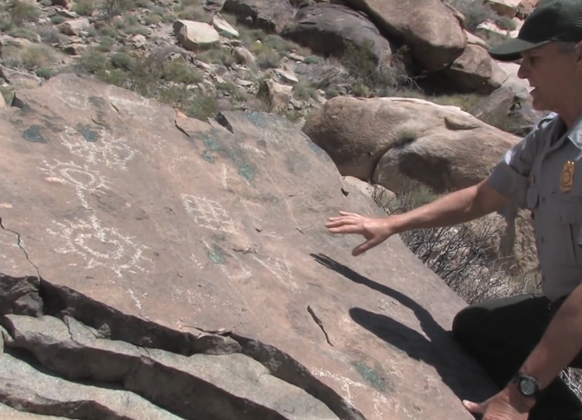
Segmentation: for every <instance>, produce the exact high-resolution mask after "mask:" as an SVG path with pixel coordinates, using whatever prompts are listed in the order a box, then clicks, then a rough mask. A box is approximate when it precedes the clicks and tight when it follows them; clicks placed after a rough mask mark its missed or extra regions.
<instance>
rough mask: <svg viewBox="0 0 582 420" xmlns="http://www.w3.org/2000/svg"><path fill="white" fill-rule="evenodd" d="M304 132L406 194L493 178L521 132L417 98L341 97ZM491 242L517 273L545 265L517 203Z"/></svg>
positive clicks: (361, 174)
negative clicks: (417, 189)
mask: <svg viewBox="0 0 582 420" xmlns="http://www.w3.org/2000/svg"><path fill="white" fill-rule="evenodd" d="M303 131H304V132H305V133H306V134H307V135H308V136H309V137H310V138H311V140H312V141H314V142H315V143H316V144H318V145H319V146H320V147H321V148H323V149H324V150H325V151H327V153H329V155H330V156H331V158H332V159H333V161H334V162H335V163H336V165H337V167H338V169H339V171H340V173H341V174H342V175H344V176H354V177H356V178H359V179H361V180H366V181H368V182H370V183H373V184H379V185H382V186H383V187H385V188H387V189H388V190H390V191H392V192H394V193H396V195H397V197H398V196H403V195H408V194H410V193H414V191H411V188H415V186H417V185H418V184H422V185H425V186H428V187H430V189H431V190H432V191H434V192H436V193H446V192H448V191H454V190H458V189H461V188H465V187H468V186H471V185H475V184H477V183H478V182H480V181H482V180H483V179H485V178H486V177H487V176H488V175H489V174H490V172H491V169H492V168H493V166H495V165H496V164H497V163H498V162H499V160H500V159H501V158H502V157H503V155H504V154H505V152H506V151H507V150H508V149H509V148H510V147H512V146H513V145H515V144H516V143H517V142H518V141H519V140H520V137H518V136H515V135H512V134H510V133H507V132H504V131H502V130H500V129H497V128H495V127H492V126H490V125H488V124H486V123H484V122H482V121H480V120H479V119H477V118H475V117H474V116H472V115H471V114H469V113H466V112H464V111H461V110H460V109H459V108H458V107H454V106H443V105H437V104H434V103H432V102H429V101H425V100H421V99H413V98H370V99H358V98H348V97H341V98H339V97H338V98H333V99H331V100H329V101H327V103H326V104H325V105H324V106H323V107H322V108H321V109H319V110H318V111H317V112H315V113H314V114H313V115H312V117H311V118H310V119H309V120H308V121H307V122H306V123H305V125H304V128H303ZM492 217H493V219H495V226H500V228H499V230H498V232H497V233H495V234H494V235H492V236H491V237H490V238H489V239H488V241H490V242H491V246H492V247H494V248H495V249H497V250H498V254H497V257H498V258H500V259H503V260H504V265H505V266H507V267H510V268H511V270H510V271H511V272H512V273H521V272H525V271H527V270H531V269H534V268H535V267H536V266H537V257H536V252H535V241H534V240H533V229H532V228H533V226H532V224H531V218H530V216H529V214H527V213H525V212H523V211H521V210H520V211H518V209H516V208H514V207H510V208H507V209H504V211H502V212H501V214H500V215H493V216H492Z"/></svg>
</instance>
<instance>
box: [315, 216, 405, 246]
mask: <svg viewBox="0 0 582 420" xmlns="http://www.w3.org/2000/svg"><path fill="white" fill-rule="evenodd" d="M325 227H326V228H328V229H329V231H330V232H331V233H334V234H338V233H340V234H359V235H362V236H363V237H364V238H365V239H366V241H365V242H363V243H361V244H360V245H358V246H357V247H356V248H354V249H353V251H352V255H354V256H358V255H361V254H363V253H364V252H366V251H368V250H369V249H371V248H373V247H375V246H376V245H378V244H380V243H382V242H384V241H385V240H386V239H388V238H389V237H390V236H391V235H392V234H394V233H395V232H394V231H393V228H392V227H391V226H390V224H389V223H387V219H385V218H384V219H375V218H370V217H365V216H361V215H359V214H356V213H349V212H346V211H340V216H337V217H330V218H329V219H328V221H327V223H326V224H325Z"/></svg>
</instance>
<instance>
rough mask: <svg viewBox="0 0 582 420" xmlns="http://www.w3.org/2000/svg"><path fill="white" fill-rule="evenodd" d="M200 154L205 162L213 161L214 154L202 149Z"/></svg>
mask: <svg viewBox="0 0 582 420" xmlns="http://www.w3.org/2000/svg"><path fill="white" fill-rule="evenodd" d="M201 156H202V159H204V160H205V161H206V162H214V156H212V155H211V154H210V153H208V150H205V151H203V152H202V154H201Z"/></svg>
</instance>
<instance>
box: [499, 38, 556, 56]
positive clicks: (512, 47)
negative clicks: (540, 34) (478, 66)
mask: <svg viewBox="0 0 582 420" xmlns="http://www.w3.org/2000/svg"><path fill="white" fill-rule="evenodd" d="M548 42H550V41H544V42H538V43H533V42H528V41H524V40H523V39H519V38H513V39H510V40H509V41H506V42H504V43H503V44H501V45H498V46H496V47H493V48H491V49H489V55H490V56H491V57H493V58H494V59H496V60H499V61H517V60H520V59H521V58H522V56H521V53H522V52H524V51H527V50H531V49H533V48H537V47H540V46H542V45H545V44H547V43H548Z"/></svg>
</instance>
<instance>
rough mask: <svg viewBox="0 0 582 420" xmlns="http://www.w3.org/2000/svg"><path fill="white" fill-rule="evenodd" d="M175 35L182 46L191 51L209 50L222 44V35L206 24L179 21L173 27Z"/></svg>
mask: <svg viewBox="0 0 582 420" xmlns="http://www.w3.org/2000/svg"><path fill="white" fill-rule="evenodd" d="M173 29H174V33H175V34H176V38H177V39H178V42H180V45H181V46H182V47H184V48H185V49H187V50H189V51H198V50H200V49H207V48H210V47H212V46H213V45H214V46H215V45H217V44H218V43H219V42H220V35H219V34H218V32H217V31H216V29H214V28H213V27H212V26H210V25H209V24H208V23H205V22H196V21H193V20H183V19H181V20H177V21H176V22H174V25H173Z"/></svg>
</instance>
